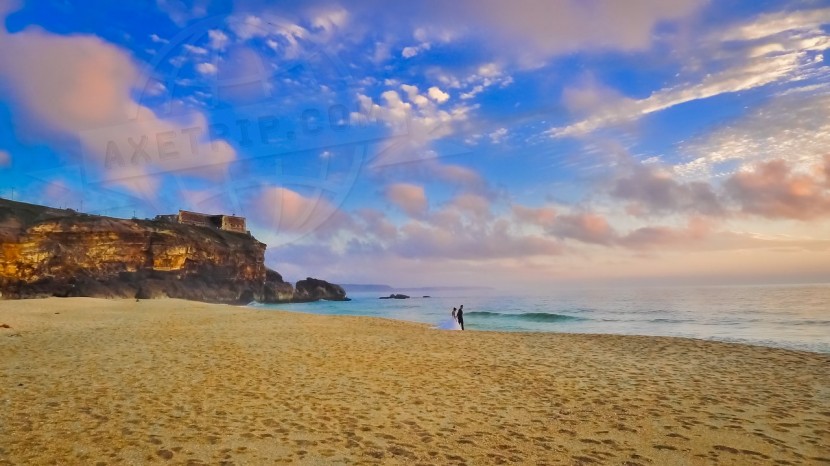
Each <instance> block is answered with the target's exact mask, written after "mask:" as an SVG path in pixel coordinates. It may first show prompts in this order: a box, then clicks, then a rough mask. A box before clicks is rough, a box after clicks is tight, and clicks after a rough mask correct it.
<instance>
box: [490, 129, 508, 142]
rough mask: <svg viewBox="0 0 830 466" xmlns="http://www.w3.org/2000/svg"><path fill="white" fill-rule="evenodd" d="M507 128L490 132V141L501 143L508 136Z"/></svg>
mask: <svg viewBox="0 0 830 466" xmlns="http://www.w3.org/2000/svg"><path fill="white" fill-rule="evenodd" d="M507 133H508V131H507V128H499V129H497V130H495V131H493V132H492V133H490V141H491V142H492V143H493V144H499V143H501V142H502V141H504V139H505V138H506V137H507Z"/></svg>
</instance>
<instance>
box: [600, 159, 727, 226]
mask: <svg viewBox="0 0 830 466" xmlns="http://www.w3.org/2000/svg"><path fill="white" fill-rule="evenodd" d="M628 171H629V172H628V173H627V174H625V175H624V176H621V177H619V178H617V179H616V180H614V182H613V184H612V186H611V190H610V193H611V195H612V196H614V197H616V198H618V199H622V200H625V201H629V202H630V204H629V207H630V209H629V213H632V214H635V213H639V214H641V215H644V214H671V213H693V214H704V215H723V214H724V209H723V207H722V205H721V202H720V199H719V198H718V195H717V194H716V193H715V191H714V190H713V189H712V186H711V185H710V184H709V183H703V182H699V181H693V182H689V183H683V182H679V181H677V180H675V179H674V178H673V177H672V175H671V173H669V172H668V171H664V170H661V169H660V168H659V167H653V166H646V165H642V164H640V163H635V164H632V165H631V166H630V167H629V170H628Z"/></svg>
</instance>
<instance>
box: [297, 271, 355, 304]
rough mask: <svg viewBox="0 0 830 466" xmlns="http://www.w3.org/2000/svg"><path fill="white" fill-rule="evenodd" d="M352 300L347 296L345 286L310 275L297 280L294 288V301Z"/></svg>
mask: <svg viewBox="0 0 830 466" xmlns="http://www.w3.org/2000/svg"><path fill="white" fill-rule="evenodd" d="M321 299H322V300H326V301H351V300H350V299H349V298H347V297H346V292H345V291H344V290H343V287H341V286H339V285H334V284H332V283H329V282H326V281H323V280H317V279H316V278H311V277H308V278H306V279H305V280H300V281H298V282H297V286H296V288H295V289H294V299H293V301H294V302H306V301H319V300H321Z"/></svg>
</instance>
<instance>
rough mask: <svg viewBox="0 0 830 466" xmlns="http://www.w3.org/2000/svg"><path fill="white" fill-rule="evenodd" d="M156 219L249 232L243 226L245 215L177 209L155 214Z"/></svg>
mask: <svg viewBox="0 0 830 466" xmlns="http://www.w3.org/2000/svg"><path fill="white" fill-rule="evenodd" d="M156 220H160V221H165V222H174V223H181V224H184V225H195V226H200V227H209V228H218V229H220V230H225V231H234V232H236V233H247V234H250V232H249V231H248V230H247V228H246V226H245V217H236V216H233V215H210V214H201V213H199V212H190V211H188V210H179V213H178V214H170V215H156Z"/></svg>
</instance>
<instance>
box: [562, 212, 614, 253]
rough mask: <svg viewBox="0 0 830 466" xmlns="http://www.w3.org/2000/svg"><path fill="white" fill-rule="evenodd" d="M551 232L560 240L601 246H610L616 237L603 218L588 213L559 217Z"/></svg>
mask: <svg viewBox="0 0 830 466" xmlns="http://www.w3.org/2000/svg"><path fill="white" fill-rule="evenodd" d="M551 232H552V233H553V234H554V235H556V236H558V237H560V238H570V239H575V240H577V241H581V242H583V243H593V244H603V245H610V244H612V243H613V242H614V241H615V240H616V236H617V234H616V232H615V231H614V229H613V228H611V225H609V224H608V221H607V220H606V219H605V217H603V216H601V215H598V214H594V213H590V212H583V213H578V214H569V215H560V216H559V217H558V218H557V220H556V223H555V224H554V225H553V228H552V229H551Z"/></svg>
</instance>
